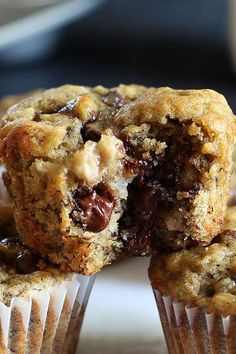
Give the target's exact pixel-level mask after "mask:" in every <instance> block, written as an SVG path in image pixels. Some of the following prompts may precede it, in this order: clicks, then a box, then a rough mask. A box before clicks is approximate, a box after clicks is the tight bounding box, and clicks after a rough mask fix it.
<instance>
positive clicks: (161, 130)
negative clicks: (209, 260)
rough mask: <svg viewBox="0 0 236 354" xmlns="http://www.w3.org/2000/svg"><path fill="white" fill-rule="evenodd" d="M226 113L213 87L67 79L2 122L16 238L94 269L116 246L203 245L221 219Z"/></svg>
mask: <svg viewBox="0 0 236 354" xmlns="http://www.w3.org/2000/svg"><path fill="white" fill-rule="evenodd" d="M234 136H235V134H234V116H233V113H232V111H231V109H230V107H229V106H228V104H227V102H226V100H225V98H224V97H223V96H222V95H220V94H218V93H216V92H215V91H212V90H174V89H171V88H146V87H143V86H139V85H120V86H118V87H115V88H112V89H107V88H104V87H102V86H97V87H95V88H89V87H84V86H73V85H66V86H62V87H59V88H56V89H50V90H46V91H45V92H42V93H39V94H36V95H33V96H32V97H30V98H26V99H25V100H23V101H21V102H20V103H19V104H17V105H15V106H14V107H12V108H10V109H9V110H8V112H7V113H6V115H5V116H4V117H3V118H2V120H1V123H0V139H1V143H0V157H1V158H2V160H3V163H4V165H5V167H6V173H5V175H4V182H5V185H6V186H7V188H8V190H9V192H10V194H11V196H12V198H13V200H14V203H15V213H14V217H15V220H16V226H17V229H18V231H19V234H20V237H21V238H22V240H23V242H24V243H25V244H26V245H27V246H28V247H30V248H31V249H33V250H34V251H36V252H39V253H40V255H41V256H42V257H45V258H48V259H49V260H50V261H51V262H53V263H55V264H59V265H60V267H61V269H63V270H66V271H67V270H70V271H79V272H82V273H84V274H92V273H94V272H96V271H98V270H100V269H101V268H102V267H103V266H104V265H106V264H109V263H110V262H111V261H112V260H114V259H116V258H117V256H119V255H120V253H124V252H125V253H129V254H132V255H149V254H150V253H151V250H152V248H163V247H164V248H166V247H167V248H169V247H170V248H172V249H179V248H182V247H185V246H190V245H192V244H193V242H195V243H196V242H197V243H202V244H206V243H209V242H210V241H211V239H212V238H213V237H214V236H215V235H216V234H217V233H218V232H219V230H220V229H221V225H222V222H223V219H224V215H225V209H226V203H227V199H228V188H229V180H230V175H231V168H232V157H231V155H232V147H233V141H234Z"/></svg>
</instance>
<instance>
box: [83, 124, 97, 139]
mask: <svg viewBox="0 0 236 354" xmlns="http://www.w3.org/2000/svg"><path fill="white" fill-rule="evenodd" d="M81 134H82V137H83V140H84V142H86V141H88V140H91V141H95V142H98V141H99V140H100V138H101V129H99V126H97V124H96V122H95V123H94V122H87V123H86V124H84V126H83V128H82V130H81Z"/></svg>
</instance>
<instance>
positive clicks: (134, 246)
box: [124, 229, 151, 256]
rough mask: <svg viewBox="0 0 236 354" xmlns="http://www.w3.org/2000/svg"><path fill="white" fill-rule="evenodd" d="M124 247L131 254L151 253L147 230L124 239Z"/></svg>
mask: <svg viewBox="0 0 236 354" xmlns="http://www.w3.org/2000/svg"><path fill="white" fill-rule="evenodd" d="M124 245H125V249H126V250H127V252H128V253H129V254H131V255H133V256H149V255H150V254H151V235H150V234H149V233H148V232H147V233H145V229H144V232H143V233H142V232H141V233H140V234H139V233H136V234H135V235H134V236H131V237H129V238H128V239H127V240H126V241H124Z"/></svg>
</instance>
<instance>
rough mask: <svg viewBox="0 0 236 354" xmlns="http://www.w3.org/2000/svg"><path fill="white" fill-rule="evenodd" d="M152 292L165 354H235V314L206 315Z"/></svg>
mask: <svg viewBox="0 0 236 354" xmlns="http://www.w3.org/2000/svg"><path fill="white" fill-rule="evenodd" d="M153 291H154V295H155V298H156V303H157V307H158V310H159V315H160V320H161V323H162V328H163V331H164V335H165V339H166V343H167V347H168V351H169V354H236V314H235V315H230V316H228V317H224V316H223V315H221V314H220V313H219V312H214V313H210V314H208V313H207V312H206V311H205V308H204V307H203V306H197V307H190V306H188V305H186V304H185V303H183V302H177V301H175V300H173V299H172V297H171V296H164V295H162V294H161V293H160V292H159V291H158V290H157V289H153Z"/></svg>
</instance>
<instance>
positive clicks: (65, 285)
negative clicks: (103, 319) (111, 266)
mask: <svg viewBox="0 0 236 354" xmlns="http://www.w3.org/2000/svg"><path fill="white" fill-rule="evenodd" d="M93 282H94V276H91V277H88V276H83V275H74V276H73V277H72V279H71V280H69V281H64V282H62V284H61V285H60V286H55V287H52V288H49V289H48V290H47V291H35V293H33V294H32V296H31V298H30V299H29V300H28V301H26V300H25V299H22V298H20V297H15V298H13V299H12V301H11V304H10V306H9V307H8V306H6V305H5V304H4V303H2V302H0V353H1V354H10V353H14V354H39V353H40V354H51V353H55V354H60V353H61V354H74V353H75V352H76V347H77V342H78V338H79V331H80V327H81V324H82V320H83V314H84V310H85V307H86V304H87V301H88V298H89V295H90V292H91V289H92V285H93Z"/></svg>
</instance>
